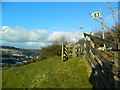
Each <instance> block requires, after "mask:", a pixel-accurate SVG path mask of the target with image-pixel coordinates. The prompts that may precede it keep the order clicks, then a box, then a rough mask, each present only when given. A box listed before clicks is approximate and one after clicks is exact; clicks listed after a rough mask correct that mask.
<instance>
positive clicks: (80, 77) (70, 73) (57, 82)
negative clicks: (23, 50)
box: [2, 57, 92, 88]
mask: <svg viewBox="0 0 120 90" xmlns="http://www.w3.org/2000/svg"><path fill="white" fill-rule="evenodd" d="M85 63H86V60H85V58H82V57H81V58H76V59H71V60H69V61H66V62H63V61H62V60H61V57H54V58H50V59H45V60H43V61H37V62H34V63H31V64H27V65H25V66H19V67H12V68H10V69H7V70H3V71H2V86H3V88H92V85H91V84H90V83H89V77H88V72H87V67H86V64H85Z"/></svg>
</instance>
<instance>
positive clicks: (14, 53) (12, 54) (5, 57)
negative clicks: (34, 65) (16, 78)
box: [0, 46, 39, 64]
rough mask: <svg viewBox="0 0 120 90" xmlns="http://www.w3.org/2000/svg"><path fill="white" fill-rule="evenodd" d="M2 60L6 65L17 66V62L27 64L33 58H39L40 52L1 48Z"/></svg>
mask: <svg viewBox="0 0 120 90" xmlns="http://www.w3.org/2000/svg"><path fill="white" fill-rule="evenodd" d="M0 51H1V54H2V55H1V56H2V57H1V59H2V63H4V64H8V63H9V64H15V63H16V61H21V62H27V61H28V60H31V59H33V58H38V55H39V52H38V51H37V52H35V51H34V52H33V51H32V50H26V49H19V48H15V47H10V46H0Z"/></svg>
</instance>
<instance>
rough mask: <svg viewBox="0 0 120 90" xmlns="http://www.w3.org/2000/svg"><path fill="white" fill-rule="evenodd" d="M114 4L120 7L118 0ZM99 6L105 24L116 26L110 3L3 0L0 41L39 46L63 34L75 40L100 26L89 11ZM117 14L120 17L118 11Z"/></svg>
mask: <svg viewBox="0 0 120 90" xmlns="http://www.w3.org/2000/svg"><path fill="white" fill-rule="evenodd" d="M111 6H112V7H118V3H117V2H112V3H111ZM100 9H102V17H103V19H104V20H105V23H106V24H107V25H108V26H109V27H111V26H113V25H114V24H115V23H114V21H113V20H112V16H111V11H110V10H109V9H108V5H107V2H3V3H2V27H1V29H0V30H1V31H2V32H0V33H1V34H2V40H1V41H0V44H3V45H9V46H15V47H18V48H31V49H39V48H41V47H44V46H47V45H49V44H51V42H52V41H55V40H59V39H60V38H61V37H63V36H65V37H66V39H67V41H69V42H75V41H76V38H77V39H80V38H82V37H83V35H82V33H83V32H84V31H87V33H89V32H91V31H96V30H98V29H100V28H101V27H100V24H99V23H97V22H96V21H94V20H93V19H92V18H91V16H90V15H89V14H88V12H87V10H89V11H91V13H92V12H96V11H99V10H100ZM115 10H117V9H115ZM115 16H116V18H117V17H118V13H117V12H115ZM80 27H83V29H80ZM1 42H2V43H1Z"/></svg>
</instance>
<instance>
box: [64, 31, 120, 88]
mask: <svg viewBox="0 0 120 90" xmlns="http://www.w3.org/2000/svg"><path fill="white" fill-rule="evenodd" d="M88 38H89V39H88ZM103 44H105V45H106V47H111V48H112V49H111V52H114V54H112V53H111V52H108V51H107V50H105V51H103V52H102V51H101V52H100V51H99V50H98V49H97V48H96V46H100V45H103ZM70 48H71V51H70ZM106 53H107V54H108V55H109V57H112V60H110V59H109V58H107V57H105V54H106ZM70 54H71V55H70ZM83 54H84V55H85V57H86V60H87V61H88V64H89V66H90V67H91V76H90V81H91V82H92V83H94V84H95V87H103V88H104V87H106V88H118V87H120V37H119V35H118V37H117V38H115V42H112V41H109V40H106V39H102V38H100V37H96V36H94V33H93V32H91V33H90V34H87V33H84V40H81V41H79V42H77V43H75V44H73V45H71V46H68V45H62V60H63V61H66V60H68V59H69V58H70V57H72V58H74V57H78V56H80V55H83ZM96 77H97V78H96ZM94 79H96V82H94V81H95V80H94Z"/></svg>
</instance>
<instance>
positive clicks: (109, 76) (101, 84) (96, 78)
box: [89, 65, 120, 90]
mask: <svg viewBox="0 0 120 90" xmlns="http://www.w3.org/2000/svg"><path fill="white" fill-rule="evenodd" d="M98 67H99V66H98V65H97V66H96V67H95V68H92V72H91V75H90V77H89V82H90V83H91V84H92V85H93V88H92V89H93V90H96V89H97V88H116V83H119V84H117V85H118V86H117V87H119V88H120V82H117V81H116V80H115V79H114V74H113V73H112V72H110V71H106V72H103V70H102V69H101V70H98ZM111 71H112V67H111Z"/></svg>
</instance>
